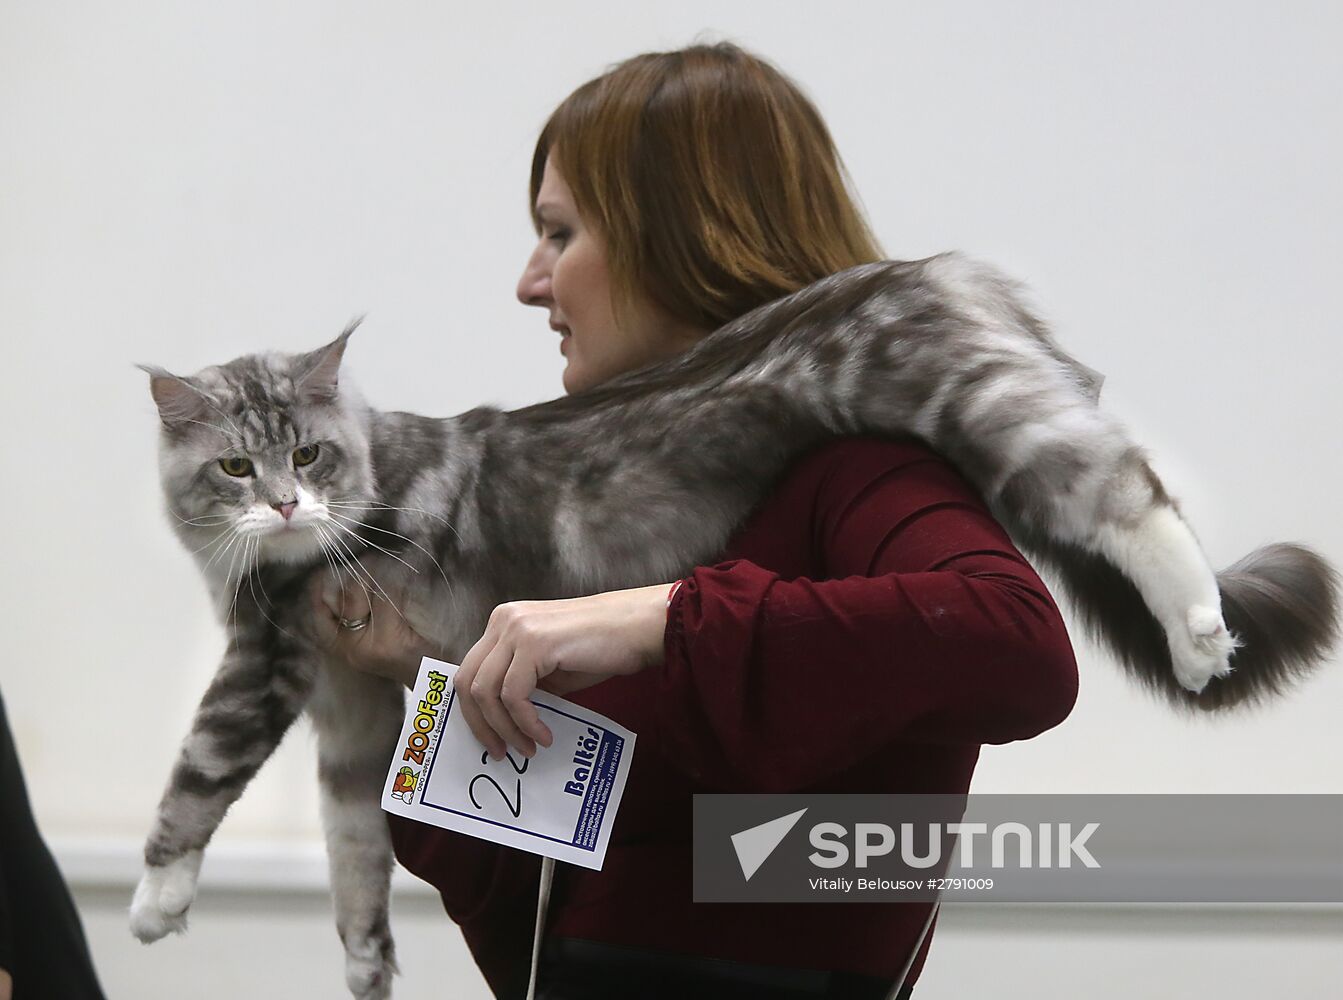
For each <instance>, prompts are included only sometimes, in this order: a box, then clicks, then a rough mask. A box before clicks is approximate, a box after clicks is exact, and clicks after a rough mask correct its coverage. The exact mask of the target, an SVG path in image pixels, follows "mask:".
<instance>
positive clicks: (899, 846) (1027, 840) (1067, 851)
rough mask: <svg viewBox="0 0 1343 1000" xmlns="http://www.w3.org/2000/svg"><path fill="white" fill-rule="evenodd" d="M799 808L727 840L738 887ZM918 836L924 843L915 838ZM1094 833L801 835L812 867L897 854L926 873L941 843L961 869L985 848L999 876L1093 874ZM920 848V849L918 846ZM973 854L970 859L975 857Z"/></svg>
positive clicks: (838, 828)
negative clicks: (1032, 871)
mask: <svg viewBox="0 0 1343 1000" xmlns="http://www.w3.org/2000/svg"><path fill="white" fill-rule="evenodd" d="M806 812H807V809H799V810H797V811H796V812H793V813H789V814H787V815H786V816H780V817H779V818H777V819H772V820H770V821H769V822H767V823H761V824H760V825H758V826H753V827H750V828H749V829H746V830H742V831H740V832H739V833H734V834H732V847H733V849H734V850H735V851H736V854H737V861H738V863H740V865H741V871H742V875H743V876H744V877H745V879H746V881H748V882H749V881H750V880H751V876H753V875H754V874H755V873H756V872H757V871H759V870H760V866H761V865H763V864H764V863H765V861H766V860H767V859H768V858H769V856H770V855H771V854H773V853H774V851H775V849H776V848H777V847H778V846H779V844H781V843H782V842H783V839H784V838H785V837H786V836H788V833H789V832H790V831H791V830H792V829H793V827H794V826H796V825H797V823H798V821H799V820H800V819H801V818H802V816H803V814H804V813H806ZM923 829H926V831H927V838H926V840H923V839H922V838H918V837H916V833H917V832H919V831H921V830H923ZM1099 829H1100V824H1099V823H1087V824H1085V825H1084V826H1083V827H1082V828H1081V829H1080V830H1078V831H1077V832H1074V831H1073V825H1072V824H1071V823H1039V824H1037V825H1035V826H1034V827H1031V826H1027V825H1026V824H1025V823H1018V822H1003V823H993V824H989V823H926V824H916V823H901V824H899V826H898V827H895V826H891V825H890V824H888V823H868V822H855V823H853V824H851V825H845V824H843V823H834V822H819V823H815V824H814V825H812V826H811V827H810V829H809V830H808V831H807V842H808V843H809V844H810V845H811V847H812V848H813V850H812V852H811V853H810V854H808V855H807V860H808V861H809V862H811V864H812V865H814V866H815V867H817V868H824V869H835V868H845V867H848V866H850V865H851V866H852V867H853V868H855V869H866V868H867V867H868V866H869V865H870V864H871V863H872V862H873V861H874V860H875V859H879V858H890V859H891V861H892V863H893V862H894V860H895V859H894V857H892V856H893V855H896V853H897V851H898V858H899V860H900V862H902V863H903V864H904V866H905V867H907V868H916V869H929V868H935V867H937V866H938V865H940V864H941V863H942V858H943V847H944V844H946V843H948V842H951V841H952V840H953V838H954V842H955V844H956V852H957V857H956V861H957V863H958V864H959V865H960V867H961V868H962V869H965V870H970V869H973V868H974V867H975V864H976V857H978V858H979V859H980V862H979V864H980V867H981V868H982V867H983V856H984V850H985V848H987V851H988V856H989V867H991V868H996V869H1004V868H1007V867H1009V864H1010V865H1011V867H1013V868H1016V869H1029V868H1071V867H1072V866H1073V863H1074V861H1076V862H1080V863H1081V864H1082V865H1083V866H1085V867H1087V868H1099V867H1101V865H1100V862H1099V861H1097V860H1096V859H1095V857H1094V856H1093V855H1092V854H1091V852H1090V851H1089V850H1088V849H1087V846H1086V844H1087V840H1088V839H1089V838H1090V837H1091V835H1092V834H1094V833H1095V832H1096V831H1097V830H1099ZM920 842H922V843H923V844H924V845H925V846H924V847H922V848H920V847H919V843H920ZM977 852H978V853H977Z"/></svg>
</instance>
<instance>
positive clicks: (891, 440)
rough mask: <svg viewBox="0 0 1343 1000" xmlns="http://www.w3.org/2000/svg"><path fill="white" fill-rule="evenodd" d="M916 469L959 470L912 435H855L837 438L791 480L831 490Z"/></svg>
mask: <svg viewBox="0 0 1343 1000" xmlns="http://www.w3.org/2000/svg"><path fill="white" fill-rule="evenodd" d="M916 465H927V466H929V467H930V468H929V469H928V471H929V472H933V471H941V472H944V473H950V474H952V475H958V473H957V471H956V469H955V466H953V465H952V463H951V462H950V461H949V460H948V459H947V458H946V457H945V456H943V455H942V454H941V453H940V452H938V451H936V450H934V449H933V448H932V447H930V446H929V445H928V444H927V443H926V442H925V441H923V440H922V439H921V438H918V437H915V436H914V435H912V434H909V435H901V436H898V437H897V436H880V437H879V436H875V435H855V436H852V437H841V438H835V439H833V440H831V441H827V442H825V443H824V444H822V445H820V446H818V447H817V448H815V449H814V450H812V451H811V452H809V453H808V454H807V455H806V456H805V457H803V458H802V459H800V460H799V461H798V462H797V463H796V464H795V465H794V466H793V468H792V469H791V470H790V473H789V476H788V478H789V479H790V480H794V481H802V482H814V483H815V484H816V485H818V486H819V485H821V484H828V485H829V486H831V487H843V486H845V485H854V484H860V483H861V482H862V481H864V480H865V479H868V481H870V478H869V477H872V476H884V475H887V474H889V473H891V472H893V471H897V470H900V469H904V468H908V467H911V466H916ZM860 488H861V486H860Z"/></svg>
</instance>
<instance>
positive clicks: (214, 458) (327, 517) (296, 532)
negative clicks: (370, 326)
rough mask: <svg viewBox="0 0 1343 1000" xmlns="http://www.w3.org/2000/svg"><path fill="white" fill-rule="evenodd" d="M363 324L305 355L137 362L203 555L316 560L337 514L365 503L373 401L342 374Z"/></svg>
mask: <svg viewBox="0 0 1343 1000" xmlns="http://www.w3.org/2000/svg"><path fill="white" fill-rule="evenodd" d="M357 325H358V324H357V323H354V324H351V325H350V326H349V327H348V328H347V329H346V330H345V331H344V332H343V333H342V334H341V335H340V336H339V337H337V338H336V339H335V340H333V341H332V342H331V343H329V344H327V345H325V346H324V347H319V348H318V349H317V350H315V351H310V352H308V353H306V354H249V355H246V356H245V357H241V358H237V359H236V360H234V361H230V362H229V363H228V364H224V365H216V366H213V367H210V368H206V369H204V370H203V371H200V372H197V373H196V374H195V375H188V376H178V375H173V374H170V373H169V372H167V371H164V370H163V369H161V368H154V367H149V366H141V367H142V368H143V369H144V370H145V371H146V372H148V373H149V387H150V392H151V393H152V394H153V397H154V402H155V404H157V406H158V410H159V419H160V421H161V425H162V428H161V433H160V442H159V473H160V477H161V479H162V484H163V492H164V498H165V500H166V501H167V505H168V512H169V514H170V515H171V516H172V518H173V526H174V528H175V529H176V530H177V532H178V535H179V537H181V539H182V540H183V542H184V543H186V544H187V545H188V547H190V548H192V549H194V550H196V553H195V554H196V556H197V559H198V560H200V562H201V563H202V565H205V566H207V567H208V566H218V567H219V568H220V571H221V575H223V572H224V570H225V569H226V568H228V567H231V566H233V565H234V564H235V563H236V564H238V565H240V566H242V567H244V568H246V567H248V566H250V565H255V564H256V563H258V562H290V563H301V562H310V561H314V560H316V559H318V558H320V556H321V552H322V547H323V546H322V539H323V536H324V535H325V536H326V537H328V538H330V539H332V540H333V542H334V541H335V540H337V539H339V538H340V537H341V536H342V535H344V534H345V531H343V530H342V529H341V525H342V524H345V523H347V522H345V521H342V520H341V515H342V514H344V515H350V514H353V515H354V516H356V517H358V516H359V505H366V504H368V503H369V502H370V499H371V496H372V487H373V472H372V466H371V464H370V458H369V443H368V409H367V407H366V406H365V405H364V404H363V402H362V401H361V400H360V399H359V398H358V395H357V394H356V393H355V392H354V391H353V390H352V389H351V388H350V387H349V386H348V384H342V382H341V379H340V378H339V374H340V362H341V357H342V355H343V354H344V352H345V343H346V341H347V340H348V339H349V336H350V334H351V333H353V332H354V328H355V326H357ZM341 505H348V506H341ZM337 544H338V543H337ZM211 560H213V562H212V561H211ZM230 572H231V570H230Z"/></svg>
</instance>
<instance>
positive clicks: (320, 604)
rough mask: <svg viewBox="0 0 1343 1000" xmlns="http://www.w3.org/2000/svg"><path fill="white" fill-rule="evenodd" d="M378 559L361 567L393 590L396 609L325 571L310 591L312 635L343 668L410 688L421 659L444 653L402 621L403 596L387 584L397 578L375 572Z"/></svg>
mask: <svg viewBox="0 0 1343 1000" xmlns="http://www.w3.org/2000/svg"><path fill="white" fill-rule="evenodd" d="M380 558H381V557H378V556H369V557H366V558H365V559H362V560H361V562H363V563H364V564H365V567H366V569H368V570H369V571H370V572H372V573H373V578H374V579H377V580H379V581H380V583H381V585H382V586H383V587H384V589H385V588H387V587H392V590H388V591H387V597H389V598H391V600H393V601H395V602H396V607H393V606H392V605H391V604H389V603H388V601H387V599H386V598H384V597H383V595H381V594H379V593H378V592H377V591H370V590H369V589H367V588H366V587H363V586H360V585H359V584H358V583H355V582H354V581H353V580H351V579H350V577H349V576H348V575H342V576H340V577H338V576H336V575H335V574H334V573H332V572H331V571H330V570H325V571H323V572H321V573H317V574H314V577H313V581H312V584H311V585H310V588H309V598H310V601H311V604H312V629H311V631H312V635H313V638H314V639H315V640H316V641H317V643H318V645H320V646H321V647H322V649H323V650H325V651H326V653H327V654H328V655H329V656H331V657H333V658H335V659H336V660H337V661H339V662H342V663H344V664H345V666H347V667H349V668H351V669H353V670H362V671H363V672H364V673H370V674H378V675H380V676H382V677H390V678H391V679H392V680H396V681H400V682H401V683H403V684H405V685H406V686H407V687H414V685H415V678H416V676H417V675H418V673H419V669H420V659H421V657H424V656H434V657H441V656H442V653H441V652H440V651H439V649H438V647H436V646H435V645H434V644H433V643H431V642H430V641H429V640H428V639H426V638H424V636H422V635H420V634H419V633H418V632H416V631H415V630H414V629H412V628H411V627H410V625H409V624H408V623H407V622H406V619H405V617H404V616H403V615H402V613H401V610H399V609H404V608H405V607H406V599H405V598H406V596H407V595H405V594H401V593H398V592H397V591H396V588H395V587H394V585H393V584H392V583H391V582H390V581H391V580H393V579H394V578H395V576H396V574H394V573H383V574H379V573H378V567H377V562H378V560H379V559H380ZM342 623H344V624H342Z"/></svg>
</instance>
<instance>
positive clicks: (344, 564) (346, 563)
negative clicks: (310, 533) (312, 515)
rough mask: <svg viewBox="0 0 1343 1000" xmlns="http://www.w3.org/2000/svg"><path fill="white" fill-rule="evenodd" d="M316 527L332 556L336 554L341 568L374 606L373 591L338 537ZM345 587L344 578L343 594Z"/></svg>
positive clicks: (318, 526)
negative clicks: (360, 574)
mask: <svg viewBox="0 0 1343 1000" xmlns="http://www.w3.org/2000/svg"><path fill="white" fill-rule="evenodd" d="M316 527H317V530H318V531H319V532H321V534H322V538H323V539H324V540H325V541H326V543H327V545H328V546H329V547H330V549H331V554H332V556H334V557H335V559H336V560H337V561H338V562H339V564H340V567H341V569H342V570H343V571H344V573H345V574H348V575H349V576H350V577H352V578H353V579H354V582H355V583H357V584H359V588H360V589H361V590H363V592H364V596H365V597H367V598H368V603H369V607H372V606H373V594H372V592H371V591H369V589H368V586H367V585H366V584H365V583H364V581H363V578H362V577H360V576H359V574H358V572H356V571H355V570H354V569H353V568H352V567H351V565H350V560H349V559H348V558H346V556H345V554H344V553H343V552H342V551H341V550H340V549H339V548H338V547H337V546H336V542H337V539H336V537H335V536H334V535H333V534H332V533H331V532H329V531H327V530H326V529H325V528H323V527H321V526H320V525H317V526H316ZM355 564H356V565H357V564H358V560H356V561H355ZM343 587H344V583H343V578H342V591H341V593H342V594H343V593H344V589H343Z"/></svg>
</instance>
